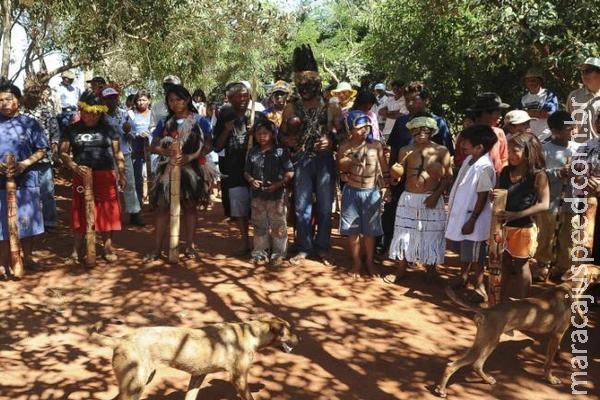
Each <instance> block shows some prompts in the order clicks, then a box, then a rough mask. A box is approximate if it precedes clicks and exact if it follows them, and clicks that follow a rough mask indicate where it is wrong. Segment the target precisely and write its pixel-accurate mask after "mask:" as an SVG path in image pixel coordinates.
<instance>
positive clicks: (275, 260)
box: [270, 256, 283, 267]
mask: <svg viewBox="0 0 600 400" xmlns="http://www.w3.org/2000/svg"><path fill="white" fill-rule="evenodd" d="M270 264H271V267H280V266H281V264H283V257H282V256H276V257H271V263H270Z"/></svg>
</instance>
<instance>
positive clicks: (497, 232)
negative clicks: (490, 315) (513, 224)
mask: <svg viewBox="0 0 600 400" xmlns="http://www.w3.org/2000/svg"><path fill="white" fill-rule="evenodd" d="M507 196H508V191H507V190H506V189H494V205H493V208H492V223H491V226H490V246H489V251H488V257H489V276H488V294H489V301H490V305H494V304H498V303H500V271H501V270H502V251H503V249H502V247H503V244H504V238H503V235H502V222H501V221H499V219H498V217H497V213H498V212H499V211H504V210H505V209H506V199H507Z"/></svg>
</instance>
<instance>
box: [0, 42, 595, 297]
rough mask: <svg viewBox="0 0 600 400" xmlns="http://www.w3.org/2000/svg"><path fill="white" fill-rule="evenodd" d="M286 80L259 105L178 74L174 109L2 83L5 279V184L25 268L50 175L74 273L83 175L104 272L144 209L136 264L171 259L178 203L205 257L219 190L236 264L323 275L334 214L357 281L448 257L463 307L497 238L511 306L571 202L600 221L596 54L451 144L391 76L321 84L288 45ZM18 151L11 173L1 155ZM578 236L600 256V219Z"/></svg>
mask: <svg viewBox="0 0 600 400" xmlns="http://www.w3.org/2000/svg"><path fill="white" fill-rule="evenodd" d="M293 69H294V74H293V79H292V80H293V82H291V83H288V82H285V81H277V82H276V83H275V84H272V85H270V87H269V91H268V96H267V97H266V98H265V99H263V101H259V100H258V99H257V96H256V93H255V92H254V91H253V89H255V88H252V87H251V85H250V84H249V83H248V82H245V81H241V82H234V83H232V84H229V85H228V86H227V89H226V93H225V94H224V96H225V97H224V105H222V106H220V107H217V106H215V105H214V104H212V103H208V101H207V98H206V95H205V94H204V92H203V91H202V90H201V89H196V90H195V91H193V92H192V93H193V94H192V93H190V91H188V89H186V87H185V86H183V85H182V82H181V80H180V79H179V77H177V76H174V75H169V76H166V77H165V78H164V81H163V91H164V99H158V100H157V99H154V100H153V99H152V96H151V93H150V92H149V91H148V90H145V89H141V90H138V91H137V92H136V93H134V94H132V95H131V96H130V97H129V98H128V99H127V103H128V104H127V105H125V106H122V105H121V104H120V100H121V96H122V94H123V93H122V92H121V90H120V89H119V87H118V86H116V85H114V84H111V83H109V82H107V81H106V79H104V78H103V77H99V76H96V77H94V78H92V79H91V80H89V81H87V83H88V84H89V88H87V89H86V90H85V91H83V92H80V90H79V89H78V88H76V87H74V86H73V81H74V78H75V76H74V74H73V72H71V71H65V72H64V73H63V74H62V76H61V78H62V82H61V83H60V85H59V86H58V87H57V88H56V89H55V91H54V93H55V94H56V96H53V95H52V92H51V91H50V90H49V88H48V87H47V86H43V85H41V86H40V85H29V86H26V87H25V90H24V93H21V90H20V89H19V88H18V87H16V86H14V85H13V84H10V83H7V82H4V83H2V85H0V250H1V251H0V268H1V271H0V272H1V273H3V274H4V275H5V276H6V275H10V273H11V268H10V267H11V265H10V260H9V257H8V254H9V240H8V239H9V237H8V236H9V232H8V230H9V229H8V217H7V212H6V210H7V193H6V181H7V179H13V178H14V179H15V181H16V184H17V191H16V198H17V206H18V215H17V222H18V223H17V225H18V234H19V238H20V240H21V245H22V249H23V257H24V259H25V264H26V265H28V264H31V263H33V260H32V258H31V249H32V238H34V237H35V236H36V235H39V234H42V233H43V232H44V231H52V230H53V229H55V228H56V227H57V216H56V203H55V196H54V176H53V171H54V170H53V168H52V164H53V163H60V164H62V166H63V167H64V168H66V169H67V170H69V171H71V173H72V198H71V228H72V230H73V232H74V243H73V251H72V253H71V255H70V256H69V258H68V261H69V262H70V263H78V262H81V261H82V258H83V257H84V255H85V251H84V245H85V241H86V237H85V235H84V233H85V229H86V226H88V225H89V224H87V223H86V218H87V215H86V210H85V194H84V189H83V188H84V187H85V182H86V180H88V179H90V180H91V182H93V196H94V197H93V198H94V215H95V216H94V218H95V220H94V230H95V232H97V233H99V234H100V237H101V243H100V245H101V249H102V256H103V257H104V258H105V259H106V260H107V261H109V262H114V261H116V260H117V259H118V254H116V252H115V249H114V247H113V243H112V239H113V234H114V232H115V231H118V230H120V229H121V213H122V212H123V211H124V212H126V213H127V214H128V215H129V223H131V224H133V225H139V226H143V225H144V224H145V222H144V221H142V218H141V214H140V212H141V210H142V208H143V207H151V208H152V209H153V210H154V214H153V215H154V217H155V221H154V230H155V242H154V246H153V247H152V248H149V249H148V252H147V254H145V255H144V260H156V259H159V258H161V257H163V256H164V254H165V252H166V251H167V250H168V249H167V238H168V236H169V232H171V234H172V227H171V230H170V229H169V227H170V226H171V225H172V216H171V214H172V213H171V212H170V206H171V203H172V201H174V200H173V199H174V197H173V196H174V195H173V193H175V196H176V197H175V198H176V199H177V201H178V204H180V205H181V216H180V217H179V218H180V220H181V227H182V228H181V230H182V233H183V234H182V236H181V248H182V249H183V254H184V256H186V257H190V258H197V257H198V251H197V248H196V244H195V242H194V234H195V230H196V224H197V221H198V210H199V208H201V207H205V208H206V207H208V206H209V205H210V203H211V196H212V195H213V194H214V193H215V192H214V190H215V188H216V187H218V192H219V194H220V196H221V201H222V204H223V209H224V213H225V215H226V216H227V217H229V218H230V220H231V221H235V223H236V224H237V227H238V229H239V238H240V241H241V245H240V246H239V249H240V255H248V257H249V258H250V259H251V261H252V262H253V263H255V264H256V265H264V264H270V265H273V266H280V265H281V264H282V263H283V262H284V261H285V260H286V259H287V260H288V262H289V263H290V264H291V265H293V266H297V265H301V264H302V263H303V261H304V260H305V259H306V258H308V257H315V258H316V259H318V260H320V261H321V262H322V263H323V264H325V265H331V264H332V260H331V255H330V249H331V231H332V221H333V218H332V214H333V211H334V210H336V211H337V212H339V214H340V218H339V220H340V225H339V232H340V234H341V235H344V236H347V240H348V249H349V252H350V254H351V256H352V266H351V269H350V272H351V273H352V274H354V275H355V276H359V275H361V274H366V275H369V276H372V277H376V278H377V279H379V277H378V268H377V266H376V260H377V255H378V254H379V255H383V256H382V257H381V258H383V259H387V262H390V260H393V262H394V265H396V267H397V272H396V273H395V274H394V275H393V276H392V277H389V276H388V277H385V278H384V279H385V280H391V281H393V282H398V281H400V280H401V279H402V278H403V277H404V275H405V273H406V271H407V268H408V267H409V266H410V265H415V264H420V265H423V266H424V267H425V269H426V277H427V279H431V280H435V279H437V278H438V269H439V268H440V265H442V264H443V263H444V257H445V251H446V248H447V247H448V248H450V249H452V250H453V251H455V252H457V253H458V254H459V258H460V262H461V272H460V274H459V275H458V276H456V277H455V278H454V279H452V280H451V282H450V284H451V285H452V286H453V287H454V288H467V287H468V288H469V290H468V291H466V295H467V298H468V299H469V300H470V301H473V302H485V301H487V300H488V293H487V291H486V287H485V285H484V282H483V274H484V264H485V262H484V261H485V258H486V256H487V253H488V244H489V241H490V240H501V241H502V243H503V256H502V273H501V276H502V284H501V297H502V298H503V299H506V298H508V297H524V296H526V295H527V293H528V289H529V286H530V285H531V282H532V279H535V278H537V277H539V278H542V279H545V278H546V276H548V275H550V276H551V277H557V276H559V275H560V274H561V273H562V272H563V271H564V270H565V269H566V268H568V267H570V265H571V259H572V257H573V255H572V254H571V252H572V250H573V241H572V239H571V234H572V231H573V226H574V224H571V223H570V221H571V220H572V219H573V218H575V217H577V215H576V214H578V210H577V209H574V208H573V207H571V205H570V204H567V202H565V201H564V199H566V198H570V197H573V198H579V199H585V203H586V204H588V205H589V207H587V208H586V210H585V216H586V217H588V220H589V221H594V220H595V218H596V215H595V210H596V205H597V200H596V197H597V193H598V192H600V157H599V154H600V142H599V139H598V132H600V58H597V57H591V58H588V59H586V60H585V61H584V62H583V63H582V64H581V65H580V71H581V79H582V85H581V87H580V88H577V89H576V90H574V91H573V92H572V93H570V94H569V96H568V98H567V99H558V97H557V95H556V94H555V93H553V92H552V91H551V90H549V89H547V88H545V87H544V74H543V71H540V70H538V69H535V68H531V69H529V70H528V71H527V73H526V74H525V76H524V77H523V87H524V89H525V93H524V94H523V95H522V97H521V98H520V100H519V101H518V104H515V105H514V107H511V106H510V105H509V104H506V103H504V102H503V101H502V100H501V99H500V97H499V96H498V95H497V94H495V93H492V92H484V93H481V94H479V95H478V96H477V97H476V98H475V99H474V101H473V104H472V105H471V106H470V107H469V108H467V109H466V110H464V129H463V130H462V131H461V132H459V133H458V134H455V135H453V134H451V132H450V129H449V125H448V123H447V122H446V121H445V119H444V118H443V117H441V116H438V115H435V114H433V113H432V112H431V104H430V99H431V95H430V92H429V90H428V88H427V87H426V85H425V84H424V83H422V82H419V81H413V82H409V83H408V84H404V83H402V82H400V81H397V80H394V81H392V82H391V85H390V87H391V91H387V90H386V89H387V86H386V84H385V83H375V84H372V85H363V86H362V87H355V86H353V85H351V84H350V83H348V82H338V83H337V84H335V85H331V86H329V87H327V88H326V89H323V84H322V81H321V76H320V75H319V72H318V67H317V63H316V61H315V59H314V56H313V54H312V51H311V49H310V47H309V46H300V47H298V48H296V49H295V51H294V58H293ZM560 100H563V101H562V103H561V101H560ZM561 104H563V106H561ZM510 108H513V109H512V110H510V111H509V109H510ZM9 153H11V154H14V155H15V156H16V163H14V164H11V163H10V162H7V161H6V160H7V159H6V156H7V154H9ZM576 160H579V161H580V162H577V161H576ZM584 163H585V164H586V168H585V170H584V169H582V168H579V170H577V168H578V167H577V165H580V166H581V165H583V164H584ZM575 171H579V172H580V173H578V174H575V173H574V172H575ZM494 189H504V190H506V193H507V198H506V199H507V205H506V210H505V211H501V212H499V213H497V214H496V216H497V218H498V219H499V221H500V222H501V223H502V224H501V229H500V228H499V229H498V232H492V231H491V221H492V201H493V199H494V194H493V193H496V192H495V191H494ZM338 194H339V196H338ZM338 197H341V199H339V198H338ZM582 203H583V200H582ZM146 222H147V221H146ZM288 224H291V225H292V226H293V228H294V240H293V251H291V249H290V251H288ZM177 226H178V225H177ZM250 226H252V227H253V235H252V236H251V235H250V229H249V228H250ZM585 229H586V232H587V233H588V236H587V238H588V239H587V241H586V244H585V248H586V249H588V250H589V252H590V253H591V254H593V255H594V257H595V258H600V257H598V256H599V255H600V250H598V247H600V246H598V244H599V243H598V242H599V241H598V240H594V239H596V237H597V235H599V233H598V232H596V231H595V230H594V224H592V223H589V224H587V225H586V228H585ZM490 236H491V238H490ZM290 247H291V246H290ZM288 253H290V254H288ZM597 261H600V260H598V259H597ZM469 278H470V279H469Z"/></svg>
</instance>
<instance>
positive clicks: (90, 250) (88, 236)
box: [77, 166, 96, 267]
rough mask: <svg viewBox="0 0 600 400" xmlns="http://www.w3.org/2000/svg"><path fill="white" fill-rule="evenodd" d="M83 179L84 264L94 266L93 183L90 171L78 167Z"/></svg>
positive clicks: (94, 221)
mask: <svg viewBox="0 0 600 400" xmlns="http://www.w3.org/2000/svg"><path fill="white" fill-rule="evenodd" d="M77 168H78V170H80V172H81V176H82V178H83V197H84V200H85V264H86V265H87V266H88V267H94V266H96V229H95V225H96V205H95V203H94V181H93V175H92V170H91V169H90V168H88V167H85V166H78V167H77Z"/></svg>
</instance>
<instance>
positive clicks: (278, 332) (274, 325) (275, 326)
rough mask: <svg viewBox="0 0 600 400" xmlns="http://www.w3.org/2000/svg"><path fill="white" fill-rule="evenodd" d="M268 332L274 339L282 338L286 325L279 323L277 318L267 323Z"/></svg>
mask: <svg viewBox="0 0 600 400" xmlns="http://www.w3.org/2000/svg"><path fill="white" fill-rule="evenodd" d="M269 324H270V326H269V332H271V333H272V334H273V335H275V336H276V337H282V336H283V334H284V333H285V328H286V325H285V324H284V323H283V322H282V321H280V320H279V319H278V318H274V319H272V320H271V321H269Z"/></svg>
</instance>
